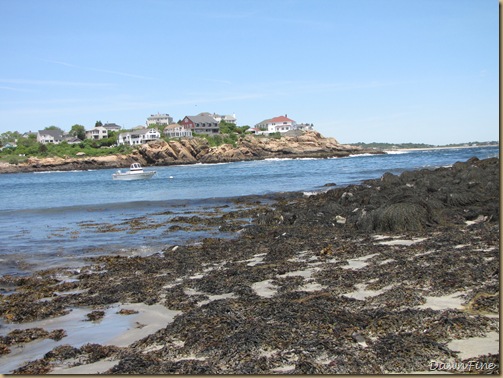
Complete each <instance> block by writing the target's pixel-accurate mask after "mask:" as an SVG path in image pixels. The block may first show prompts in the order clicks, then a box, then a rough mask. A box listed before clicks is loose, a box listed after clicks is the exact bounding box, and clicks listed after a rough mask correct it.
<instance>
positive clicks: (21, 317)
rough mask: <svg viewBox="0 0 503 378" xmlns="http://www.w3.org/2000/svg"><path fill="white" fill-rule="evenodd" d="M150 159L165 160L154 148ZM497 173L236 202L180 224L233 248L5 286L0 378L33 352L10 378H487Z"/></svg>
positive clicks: (481, 163)
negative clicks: (113, 331)
mask: <svg viewBox="0 0 503 378" xmlns="http://www.w3.org/2000/svg"><path fill="white" fill-rule="evenodd" d="M149 148H150V149H152V151H155V150H158V153H159V155H154V156H158V157H157V158H156V161H160V160H162V159H165V160H164V161H167V160H166V159H168V156H169V153H168V152H166V151H167V148H165V145H163V144H162V143H160V144H159V145H158V146H157V147H155V146H149ZM161 151H164V152H163V153H164V154H165V155H162V156H165V157H162V159H161ZM242 153H243V155H245V153H244V152H242ZM140 154H142V153H141V152H140ZM190 155H191V156H193V155H192V153H191V154H190ZM141 156H144V155H141ZM499 172H500V171H499V159H496V158H492V159H486V160H478V159H476V158H473V159H470V160H469V161H467V162H464V163H456V164H454V165H453V166H452V167H450V168H440V169H436V170H420V171H414V172H404V173H402V174H401V175H399V176H396V175H392V174H385V175H384V176H383V177H382V178H381V179H377V180H368V181H365V182H364V183H363V184H361V185H352V186H348V187H343V188H342V187H341V188H333V189H330V190H328V191H327V192H325V193H321V194H318V195H312V196H304V195H302V194H300V193H290V194H288V195H284V196H281V195H278V196H276V197H274V198H260V197H254V198H241V199H238V200H235V201H237V202H238V204H239V205H240V206H241V208H240V209H237V210H235V211H228V212H221V211H220V212H219V211H215V215H214V216H213V217H211V218H203V217H192V218H190V219H187V223H189V224H190V223H192V224H194V226H197V225H198V224H199V223H205V222H211V223H212V224H214V225H220V227H221V229H222V231H225V232H229V231H230V232H234V234H235V236H234V237H233V238H230V239H229V238H223V237H222V238H206V239H203V240H201V241H200V242H197V243H193V244H190V245H176V246H175V245H166V246H165V248H164V249H163V251H162V252H161V253H159V254H156V255H154V256H147V257H123V256H119V255H116V254H114V251H110V255H109V256H107V257H99V258H94V259H92V260H90V261H89V265H88V266H86V267H84V268H81V269H78V270H77V269H52V270H46V271H40V272H37V273H35V274H33V275H32V276H30V277H11V276H7V277H2V278H1V279H0V292H1V293H2V295H1V296H0V314H1V316H2V318H3V320H4V322H5V324H4V327H7V326H8V327H10V328H9V329H12V330H11V331H10V332H9V333H7V334H5V332H4V333H2V335H3V336H1V337H0V355H1V356H0V369H1V366H2V364H4V366H5V364H6V361H8V359H9V357H10V358H11V360H12V358H13V357H14V356H15V355H16V353H18V354H19V353H21V352H20V351H22V350H25V351H26V350H28V348H29V347H30V345H32V344H34V343H36V342H40V340H43V342H45V343H46V344H45V345H49V346H51V347H50V348H49V350H48V351H47V352H44V353H42V355H40V356H38V357H36V358H33V359H32V360H31V361H29V362H27V361H26V359H25V361H24V362H22V363H21V362H20V363H19V364H18V366H15V367H13V369H12V370H13V372H14V373H19V374H45V373H50V372H57V373H68V374H70V373H97V372H101V373H106V374H171V373H181V374H284V373H293V374H341V373H343V374H383V373H412V372H438V371H440V370H442V372H451V373H494V374H499V372H500V370H499V295H500V293H499V274H500V273H499V266H500V254H499V245H500V239H499V216H500V214H499V182H500V176H499ZM271 200H272V201H273V204H272V205H271V203H270V201H271ZM244 220H247V222H245V223H243V222H244ZM133 221H134V220H131V222H133ZM145 223H147V224H148V227H155V225H154V224H149V223H148V222H145ZM146 227H147V226H146ZM104 232H105V231H104ZM109 232H112V233H113V230H112V231H109ZM72 314H74V318H75V319H74V322H77V323H78V322H81V323H80V324H89V325H90V326H95V327H99V326H100V324H105V323H106V322H107V321H110V320H111V321H112V323H114V322H115V323H119V322H120V321H122V320H119V319H130V321H129V323H128V324H129V326H128V327H126V329H125V330H124V332H123V333H124V335H122V336H121V338H116V339H113V340H108V341H103V342H89V343H80V344H79V345H76V344H74V343H72V342H67V341H65V339H70V337H71V335H70V333H71V331H70V328H69V326H68V327H67V326H66V324H67V323H64V322H63V321H61V322H60V324H61V326H60V327H58V321H57V320H55V319H63V317H65V316H71V315H72ZM58 317H62V318H58ZM50 319H53V321H52V322H50V323H49V322H48V320H50ZM44 322H46V323H44ZM49 324H52V326H49ZM96 329H99V328H96ZM0 330H1V328H0ZM4 330H5V328H4ZM93 332H96V330H95V331H89V335H91V334H92V333H93ZM20 361H21V359H20ZM9 372H10V371H0V373H9Z"/></svg>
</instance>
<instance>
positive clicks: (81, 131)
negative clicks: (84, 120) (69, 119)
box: [70, 124, 86, 140]
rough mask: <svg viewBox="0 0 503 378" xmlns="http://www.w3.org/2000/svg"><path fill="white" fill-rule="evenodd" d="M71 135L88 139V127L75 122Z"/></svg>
mask: <svg viewBox="0 0 503 378" xmlns="http://www.w3.org/2000/svg"><path fill="white" fill-rule="evenodd" d="M70 135H71V136H74V137H76V138H79V139H80V140H84V139H86V128H85V127H84V126H82V125H79V124H75V125H73V126H72V128H71V129H70Z"/></svg>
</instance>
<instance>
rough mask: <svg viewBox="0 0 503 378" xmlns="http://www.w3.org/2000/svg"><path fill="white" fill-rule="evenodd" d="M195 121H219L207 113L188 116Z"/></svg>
mask: <svg viewBox="0 0 503 378" xmlns="http://www.w3.org/2000/svg"><path fill="white" fill-rule="evenodd" d="M186 117H187V118H188V119H190V120H191V121H192V122H194V123H218V122H217V120H216V119H215V118H213V117H210V116H207V115H197V116H186Z"/></svg>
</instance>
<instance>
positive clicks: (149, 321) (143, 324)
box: [0, 303, 181, 374]
mask: <svg viewBox="0 0 503 378" xmlns="http://www.w3.org/2000/svg"><path fill="white" fill-rule="evenodd" d="M121 309H125V310H132V311H133V312H137V313H134V314H132V315H120V314H118V312H119V311H120V310H121ZM91 311H92V309H91V308H75V309H73V310H72V311H71V312H70V313H69V314H67V315H65V316H61V317H58V318H51V319H45V320H40V321H35V322H30V323H23V324H2V327H1V334H2V335H3V336H5V335H7V334H8V333H9V332H10V331H13V330H15V329H28V328H43V329H45V330H47V331H49V332H50V331H53V330H56V329H64V330H65V331H66V334H67V336H66V337H63V338H62V339H61V340H59V341H55V340H52V339H44V340H36V341H33V342H30V343H26V344H21V345H18V346H16V345H13V346H12V347H11V353H9V354H7V355H5V356H2V357H0V366H1V369H2V370H1V373H2V374H6V373H10V372H12V371H13V370H15V369H17V368H19V367H21V366H23V365H24V364H26V363H27V362H28V361H33V360H36V359H39V358H42V357H43V356H44V354H46V353H47V352H49V351H50V350H52V349H53V348H55V347H57V346H60V345H71V346H73V347H75V348H79V347H81V346H83V345H85V344H89V343H92V344H101V345H115V346H119V347H124V346H128V345H130V344H131V343H133V342H135V341H137V340H139V339H141V338H143V337H145V336H146V335H149V334H152V333H154V332H156V331H157V330H159V329H161V328H164V327H165V326H166V325H167V324H169V323H171V322H172V321H173V319H174V317H175V316H176V315H178V314H180V313H181V312H180V311H173V310H169V309H167V308H166V307H164V306H161V305H153V306H147V305H145V304H141V303H138V304H126V305H113V306H110V307H108V308H107V309H105V310H104V312H105V315H104V317H103V318H102V319H101V320H100V321H96V322H94V321H87V319H88V318H87V314H89V313H90V312H91Z"/></svg>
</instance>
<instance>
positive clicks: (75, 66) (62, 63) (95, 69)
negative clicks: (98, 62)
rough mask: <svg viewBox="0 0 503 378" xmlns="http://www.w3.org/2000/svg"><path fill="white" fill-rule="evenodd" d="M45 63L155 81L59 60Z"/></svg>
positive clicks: (146, 77)
mask: <svg viewBox="0 0 503 378" xmlns="http://www.w3.org/2000/svg"><path fill="white" fill-rule="evenodd" d="M43 61H44V62H47V63H53V64H58V65H60V66H65V67H70V68H76V69H79V70H86V71H94V72H102V73H109V74H112V75H118V76H125V77H132V78H135V79H144V80H153V78H152V77H149V76H143V75H136V74H131V73H128V72H121V71H113V70H105V69H102V68H95V67H85V66H79V65H76V64H71V63H67V62H60V61H57V60H46V59H43Z"/></svg>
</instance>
